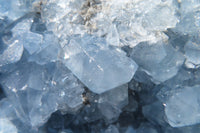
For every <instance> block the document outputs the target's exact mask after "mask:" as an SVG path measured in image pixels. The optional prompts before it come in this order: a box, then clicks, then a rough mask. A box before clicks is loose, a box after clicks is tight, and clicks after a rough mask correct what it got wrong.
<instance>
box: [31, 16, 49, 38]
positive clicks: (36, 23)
mask: <svg viewBox="0 0 200 133" xmlns="http://www.w3.org/2000/svg"><path fill="white" fill-rule="evenodd" d="M30 30H31V32H35V33H39V34H42V33H44V32H45V31H46V30H47V28H46V26H45V23H44V22H43V20H42V18H41V13H40V12H36V13H35V15H34V19H33V23H32V25H31V29H30Z"/></svg>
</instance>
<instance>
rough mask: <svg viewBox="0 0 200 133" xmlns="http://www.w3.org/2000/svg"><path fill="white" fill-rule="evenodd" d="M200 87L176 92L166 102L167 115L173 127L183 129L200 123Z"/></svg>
mask: <svg viewBox="0 0 200 133" xmlns="http://www.w3.org/2000/svg"><path fill="white" fill-rule="evenodd" d="M199 88H200V86H193V87H183V88H181V89H178V90H177V91H174V93H172V94H171V96H170V97H169V98H168V100H167V101H166V103H165V104H166V106H165V114H166V116H167V119H168V122H169V124H170V125H171V126H173V127H182V126H187V125H192V124H196V123H199V122H200V116H199V110H200V106H199V93H200V92H199Z"/></svg>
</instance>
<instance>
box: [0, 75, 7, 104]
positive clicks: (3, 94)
mask: <svg viewBox="0 0 200 133" xmlns="http://www.w3.org/2000/svg"><path fill="white" fill-rule="evenodd" d="M0 76H1V74H0ZM4 97H6V95H5V93H4V92H3V87H2V86H1V85H0V100H1V99H2V98H4Z"/></svg>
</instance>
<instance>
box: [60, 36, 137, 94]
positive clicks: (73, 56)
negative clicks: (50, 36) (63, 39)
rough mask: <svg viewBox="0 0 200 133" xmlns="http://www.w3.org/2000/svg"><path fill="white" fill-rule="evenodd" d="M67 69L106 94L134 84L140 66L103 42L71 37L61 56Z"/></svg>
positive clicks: (97, 39) (94, 89) (93, 89)
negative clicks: (132, 81)
mask: <svg viewBox="0 0 200 133" xmlns="http://www.w3.org/2000/svg"><path fill="white" fill-rule="evenodd" d="M62 56H63V57H62V58H63V59H64V63H65V65H66V66H67V67H68V68H69V69H70V70H71V71H72V72H73V73H74V74H75V75H76V76H77V77H78V78H79V79H80V80H81V81H82V82H83V83H84V84H85V85H86V86H87V87H88V88H89V89H90V90H91V91H93V92H95V93H103V92H105V91H108V90H110V89H113V88H115V87H117V86H120V85H122V84H125V83H127V82H129V81H130V80H131V78H132V77H133V75H134V73H135V71H136V70H137V67H138V66H137V64H136V63H135V62H134V61H133V60H131V59H130V58H128V57H126V55H125V54H124V53H123V52H122V51H120V50H116V49H111V48H109V47H108V46H106V42H105V40H104V39H102V38H98V37H92V36H89V35H87V36H84V37H83V38H80V37H72V38H71V39H70V40H69V43H68V44H67V45H66V46H65V47H64V52H63V54H62Z"/></svg>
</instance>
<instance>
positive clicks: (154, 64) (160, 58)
mask: <svg viewBox="0 0 200 133" xmlns="http://www.w3.org/2000/svg"><path fill="white" fill-rule="evenodd" d="M131 57H132V58H133V59H134V60H135V61H136V63H137V64H138V65H139V66H140V67H141V68H142V69H143V70H144V71H145V72H147V74H149V75H150V76H152V77H153V79H154V80H156V81H161V82H163V81H166V80H167V79H170V78H172V77H173V76H175V75H176V74H177V72H178V70H179V68H180V66H181V65H182V64H183V61H184V57H183V55H182V54H181V53H178V52H175V50H174V49H173V48H172V47H171V46H170V44H165V43H163V42H160V43H156V44H149V43H146V42H144V43H140V44H138V45H137V46H136V47H134V48H133V51H132V55H131Z"/></svg>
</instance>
